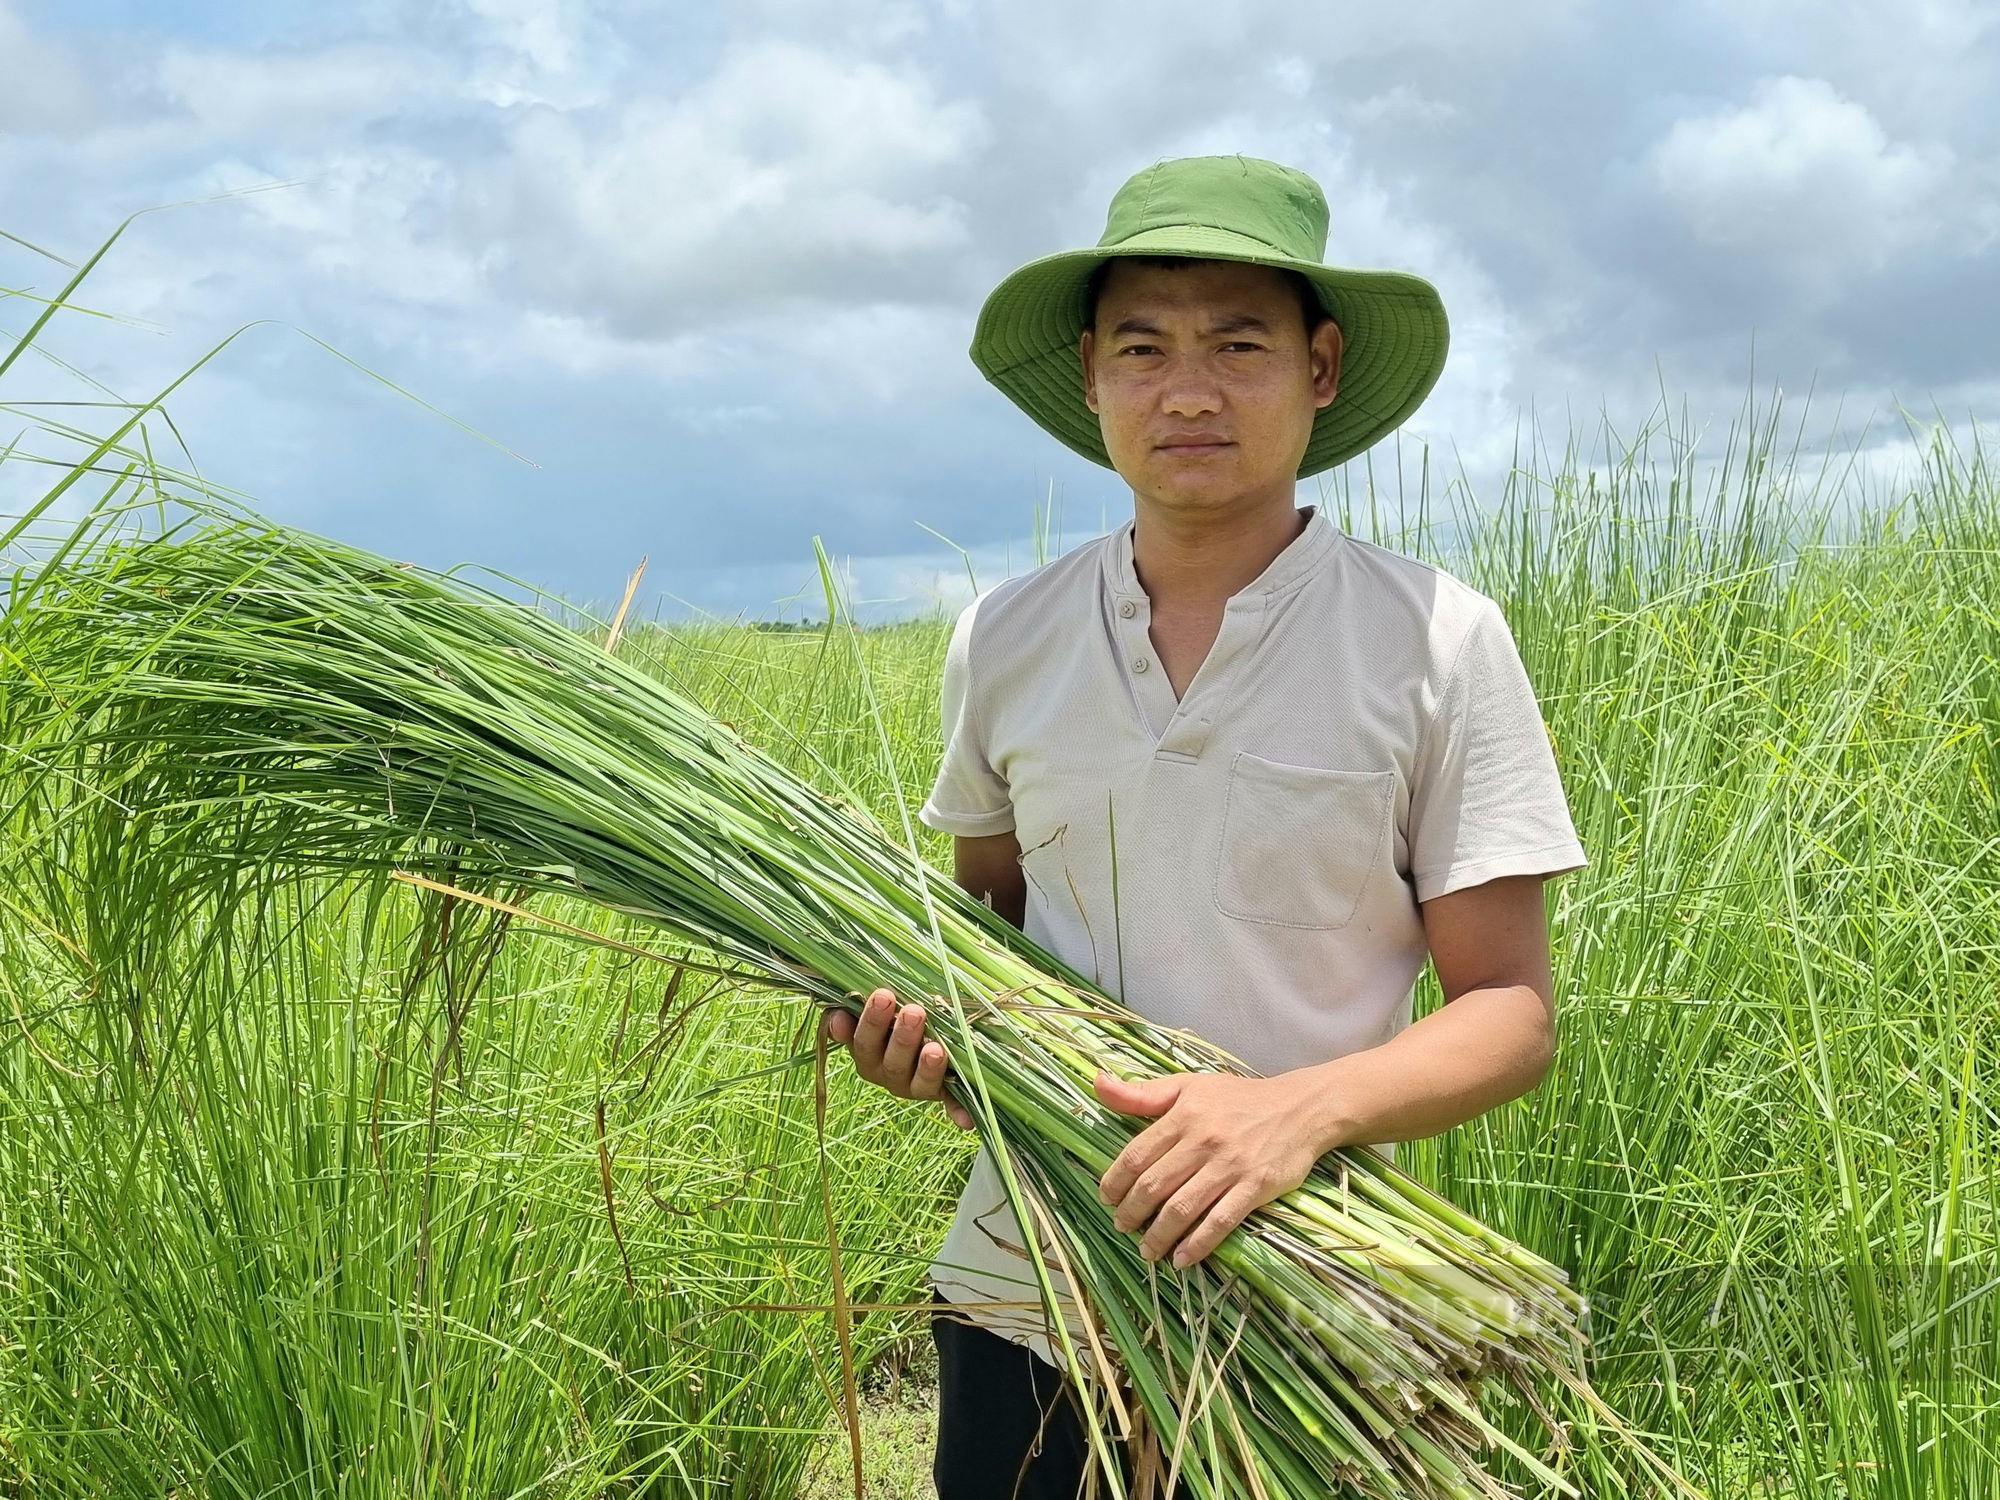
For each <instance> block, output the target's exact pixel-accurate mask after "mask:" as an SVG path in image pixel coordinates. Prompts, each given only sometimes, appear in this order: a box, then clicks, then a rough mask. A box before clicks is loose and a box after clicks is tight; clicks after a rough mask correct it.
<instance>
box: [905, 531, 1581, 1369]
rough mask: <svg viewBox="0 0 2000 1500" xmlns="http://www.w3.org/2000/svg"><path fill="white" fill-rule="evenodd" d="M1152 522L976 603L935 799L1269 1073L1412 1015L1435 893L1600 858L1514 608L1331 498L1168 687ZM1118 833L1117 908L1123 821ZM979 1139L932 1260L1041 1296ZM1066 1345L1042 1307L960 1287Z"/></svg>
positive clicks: (1134, 983)
mask: <svg viewBox="0 0 2000 1500" xmlns="http://www.w3.org/2000/svg"><path fill="white" fill-rule="evenodd" d="M1149 621H1150V605H1149V601H1148V600H1147V598H1146V595H1145V591H1144V590H1143V589H1142V588H1141V587H1140V585H1139V580H1138V576H1137V574H1136V573H1135V572H1134V570H1133V566H1132V526H1131V523H1129V522H1128V523H1127V524H1126V525H1125V526H1123V527H1121V528H1120V529H1119V530H1118V531H1116V532H1114V533H1113V534H1112V535H1111V536H1109V537H1104V538H1101V539H1099V540H1097V541H1095V542H1091V543H1088V544H1086V545H1084V546H1082V547H1079V548H1077V549H1076V550H1074V551H1072V552H1070V553H1068V554H1066V555H1065V556H1063V557H1061V558H1059V559H1057V560H1056V561H1055V562H1053V563H1051V564H1049V565H1048V566H1047V567H1045V568H1041V569H1039V570H1037V571H1036V572H1034V573H1031V574H1029V575H1027V576H1026V577H1024V578H1017V579H1010V580H1009V581H1008V582H1006V583H1004V584H1001V585H1000V586H999V587H998V588H996V589H994V590H992V591H991V592H989V593H987V594H985V595H983V596H981V597H980V598H979V599H978V600H976V601H975V602H974V603H973V604H972V605H971V606H970V607H968V608H967V609H966V610H965V612H964V613H963V614H962V615H961V616H960V617H959V621H958V626H957V628H956V630H955V631H954V632H953V635H952V642H951V647H950V650H949V652H948V653H947V656H946V661H945V670H944V686H943V708H944V732H945V754H944V760H943V763H942V765H941V766H940V768H939V771H938V777H937V782H936V785H935V786H934V787H933V789H932V792H931V796H930V799H929V801H928V802H927V803H926V804H925V806H924V809H923V812H922V817H923V820H924V822H926V823H927V824H929V825H930V826H931V827H933V828H938V829H941V830H943V831H945V832H947V833H952V834H958V835H963V836H967V837H981V836H985V835H990V834H999V833H1007V832H1009V831H1011V832H1013V833H1014V834H1015V836H1016V838H1017V840H1018V841H1019V843H1020V846H1021V848H1022V849H1023V850H1024V851H1025V853H1024V854H1023V857H1022V869H1023V872H1024V873H1025V875H1026V877H1027V887H1028V903H1027V917H1026V927H1027V932H1028V935H1029V936H1030V937H1032V938H1034V939H1035V941H1037V942H1038V943H1040V944H1041V945H1042V946H1043V947H1045V948H1047V949H1049V950H1050V951H1051V952H1053V953H1055V954H1057V955H1058V956H1059V957H1061V958H1063V959H1064V960H1065V961H1067V962H1068V963H1069V964H1070V965H1071V966H1073V967H1075V968H1077V969H1079V970H1081V971H1082V972H1083V973H1085V974H1088V975H1091V976H1093V977H1094V978H1095V979H1096V980H1097V982H1098V983H1099V984H1101V985H1103V986H1104V987H1105V988H1106V989H1107V990H1109V991H1110V992H1111V993H1112V994H1114V995H1118V996H1120V997H1121V998H1122V999H1123V1000H1124V1001H1125V1003H1126V1004H1128V1005H1130V1006H1131V1007H1132V1008H1133V1009H1135V1010H1137V1011H1139V1012H1141V1013H1142V1014H1144V1015H1146V1016H1148V1017H1149V1018H1151V1019H1153V1020H1155V1021H1158V1022H1161V1023H1163V1024H1165V1025H1169V1026H1179V1027H1186V1028H1188V1029H1189V1030H1192V1031H1194V1032H1197V1033H1198V1034H1200V1035H1201V1036H1203V1037H1206V1038H1207V1039H1208V1040H1210V1041H1211V1042H1214V1043H1216V1044H1217V1045H1219V1046H1221V1047H1222V1048H1224V1049H1225V1050H1226V1051H1228V1052H1231V1053H1233V1054H1234V1055H1235V1056H1237V1057H1238V1058H1240V1059H1242V1060H1243V1061H1244V1062H1245V1063H1247V1064H1248V1065H1249V1066H1250V1067H1251V1068H1253V1069H1255V1070H1257V1071H1259V1072H1263V1073H1266V1074H1270V1073H1280V1072H1285V1071H1288V1070H1290V1069H1293V1068H1298V1067H1306V1066H1310V1065H1312V1064H1315V1063H1320V1062H1325V1061H1327V1060H1329V1059H1331V1058H1335V1057H1339V1056H1343V1055H1345V1054H1347V1053H1349V1052H1355V1051H1359V1050H1361V1049H1363V1048H1366V1047H1372V1046H1376V1045H1378V1044H1380V1043H1382V1042H1384V1041H1387V1040H1388V1039H1389V1037H1391V1036H1393V1035H1394V1034H1395V1033H1396V1032H1397V1031H1399V1030H1400V1029H1401V1028H1402V1027H1404V1026H1406V1025H1407V1024H1409V1020H1410V1002H1411V991H1412V987H1413V985H1414V983H1415V980H1416V977H1417V974H1418V972H1419V971H1420V970H1421V969H1422V967H1423V963H1424V960H1425V957H1426V949H1425V945H1424V936H1423V923H1422V918H1421V914H1420V912H1419V910H1418V905H1417V904H1418V903H1419V902H1421V901H1429V900H1431V899H1433V898H1434V897H1437V896H1441V895H1444V894H1445V893H1446V892H1449V891H1454V890H1458V889H1461V888H1463V887H1466V886H1471V885H1478V884H1480V883H1482V882H1484V881H1488V880H1492V879H1495V878H1497V877H1499V876H1503V875H1524V874H1542V875H1551V874H1558V873H1561V872H1564V871H1567V870H1573V869H1577V868H1579V867H1581V866H1583V865H1584V864H1585V863H1586V859H1585V856H1584V853H1583V849H1582V846H1581V845H1580V844H1579V843H1578V841H1577V837H1576V831H1575V828H1574V826H1573V825H1572V823H1571V821H1570V816H1569V810H1568V806H1567V804H1566V802H1565V800H1564V797H1563V790H1562V783H1561V779H1560V777H1559V775H1558V772H1557V769H1556V762H1555V756H1554V754H1553V752H1552V750H1551V748H1550V744H1549V739H1548V734H1547V731H1546V729H1545V727H1544V725H1543V723H1542V718H1541V714H1540V711H1539V709H1538V707H1537V705H1536V702H1535V695H1534V691H1533V688H1532V687H1531V686H1530V684H1529V682H1528V677H1527V673H1526V671H1525V670H1524V669H1523V667H1522V665H1521V660H1520V656H1519V654H1518V652H1517V651H1516V649H1515V645H1514V640H1513V636H1512V635H1511V633H1510V632H1509V631H1508V628H1507V624H1506V621H1505V619H1504V617H1503V616H1502V615H1501V613H1500V610H1499V608H1498V606H1497V605H1495V604H1494V603H1493V601H1492V600H1490V599H1488V598H1487V597H1486V596H1485V595H1483V594H1480V593H1478V592H1477V591H1476V590H1474V589H1472V588H1471V587H1469V586H1468V585H1466V584H1464V583H1462V582H1460V581H1459V580H1457V579H1455V578H1453V577H1451V576H1450V575H1449V574H1447V573H1444V572H1442V571H1441V570H1439V569H1436V568H1433V567H1430V566H1428V565H1426V564H1424V563H1420V562H1417V561H1415V560H1413V559H1410V558H1406V557H1402V556H1400V555H1398V554H1396V553H1393V552H1389V551H1386V550H1385V549H1383V548H1380V547H1375V546H1372V545H1370V544H1369V543H1366V542H1363V541H1361V540H1360V539H1358V538H1355V537H1350V536H1348V535H1347V534H1346V533H1344V532H1342V531H1341V530H1340V529H1339V528H1338V527H1337V526H1335V525H1334V524H1333V523H1332V522H1331V521H1329V520H1328V519H1326V517H1325V516H1324V514H1323V513H1321V512H1319V511H1313V512H1310V513H1309V514H1308V516H1307V520H1306V524H1305V528H1304V530H1303V531H1302V532H1301V533H1300V534H1299V536H1298V537H1297V538H1295V539H1294V540H1293V541H1292V543H1291V544H1290V545H1289V546H1287V547H1286V548H1285V550H1284V551H1283V552H1281V553H1280V554H1279V555H1278V556H1277V558H1276V559H1274V560H1273V561H1272V563H1271V565H1270V567H1269V568H1267V569H1266V570H1265V571H1264V573H1263V574H1262V575H1261V576H1260V577H1259V578H1258V579H1257V580H1256V581H1255V582H1253V583H1252V584H1250V585H1249V586H1248V587H1247V588H1245V589H1244V590H1242V592H1240V593H1238V594H1237V595H1235V596H1234V597H1233V598H1231V599H1230V600H1229V602H1228V604H1227V606H1226V607H1225V609H1224V612H1223V620H1222V626H1221V629H1220V631H1219V632H1218V634H1217V636H1216V639H1215V643H1214V644H1213V645H1212V646H1211V647H1210V648H1209V653H1208V656H1207V658H1206V659H1205V660H1204V661H1203V662H1202V664H1201V666H1200V668H1199V670H1197V671H1196V673H1195V675H1194V678H1193V680H1192V681H1190V682H1189V683H1188V686H1187V691H1186V693H1185V695H1184V696H1182V697H1181V698H1179V699H1176V698H1175V696H1174V690H1173V685H1172V683H1171V682H1170V681H1169V680H1168V678H1167V675H1166V674H1165V673H1164V672H1153V671H1152V670H1150V666H1151V663H1150V652H1151V649H1152V643H1151V639H1150V636H1149V634H1148V627H1149ZM1114 826H1115V828H1116V837H1117V843H1118V849H1117V867H1118V887H1117V901H1116V902H1115V903H1114V901H1113V888H1112V881H1111V867H1112V848H1111V838H1112V834H1111V830H1112V829H1113V827H1114ZM996 1240H1000V1241H1006V1242H1008V1243H1009V1244H1012V1245H1015V1246H1018V1245H1019V1243H1020V1232H1019V1229H1018V1228H1017V1226H1016V1225H1015V1224H1014V1222H1013V1215H1012V1211H1011V1210H1010V1209H1009V1208H1008V1207H1007V1206H1006V1203H1005V1195H1004V1193H1003V1192H1002V1191H1001V1188H1000V1184H999V1179H998V1175H997V1174H996V1173H995V1172H994V1170H993V1167H992V1164H991V1162H990V1160H989V1159H988V1158H987V1156H986V1154H985V1152H984V1151H982V1152H981V1153H980V1154H979V1156H978V1157H977V1158H976V1159H975V1161H974V1164H973V1170H972V1174H971V1177H970V1179H969V1180H968V1182H967V1184H966V1188H965V1191H964V1193H963V1195H962V1196H961V1198H960V1201H959V1208H958V1214H957V1216H956V1218H955V1219H954V1221H953V1223H952V1227H951V1231H950V1233H949V1234H948V1235H947V1236H946V1239H945V1243H944V1246H943V1248H942V1250H941V1251H940V1252H939V1256H938V1260H937V1263H936V1265H935V1266H934V1267H933V1268H932V1277H933V1280H934V1281H935V1282H936V1284H937V1286H938V1289H939V1290H940V1291H941V1292H942V1293H943V1294H944V1295H945V1296H946V1297H948V1298H951V1299H952V1300H953V1301H957V1302H973V1303H977V1302H986V1301H992V1300H1000V1301H1008V1300H1018V1301H1025V1302H1031V1303H1032V1302H1034V1301H1035V1300H1036V1299H1035V1293H1034V1289H1033V1284H1032V1279H1031V1274H1030V1272H1029V1270H1028V1267H1027V1262H1026V1259H1025V1257H1024V1256H1023V1255H1022V1254H1021V1253H1020V1252H1019V1251H1018V1250H1013V1251H1010V1250H1009V1249H1008V1248H1006V1246H1005V1245H1003V1244H999V1243H996ZM968 1312H969V1313H970V1315H971V1316H972V1317H974V1318H975V1319H977V1320H978V1321H980V1322H983V1323H985V1324H986V1325H987V1326H989V1327H991V1328H993V1329H994V1330H995V1331H997V1332H1000V1333H1003V1334H1006V1335H1007V1336H1009V1337H1012V1338H1014V1339H1016V1340H1018V1341H1021V1342H1024V1343H1027V1344H1029V1345H1030V1346H1031V1347H1033V1348H1034V1349H1036V1351H1037V1352H1038V1353H1040V1354H1042V1355H1043V1357H1044V1358H1053V1357H1054V1356H1053V1352H1052V1350H1051V1349H1050V1347H1049V1345H1048V1342H1047V1339H1046V1336H1045V1334H1044V1333H1043V1332H1042V1326H1043V1321H1044V1320H1043V1318H1042V1315H1041V1313H1040V1311H1039V1308H1038V1307H1036V1308H1033V1309H1025V1310H1023V1311H1021V1312H1019V1313H1014V1312H1012V1311H1011V1310H1008V1309H994V1308H969V1309H968Z"/></svg>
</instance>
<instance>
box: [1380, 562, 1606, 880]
mask: <svg viewBox="0 0 2000 1500" xmlns="http://www.w3.org/2000/svg"><path fill="white" fill-rule="evenodd" d="M1408 833H1409V847H1410V873H1411V876H1412V877H1413V879H1414V881H1415V883H1416V888H1417V900H1419V901H1429V900H1431V899H1432V898H1433V897H1437V896H1442V895H1445V894H1446V893H1447V892H1450V891H1456V890H1462V889H1464V888H1465V887H1467V886H1474V885H1481V884H1484V883H1485V882H1486V881H1489V880H1497V879H1499V878H1500V877H1501V876H1503V875H1560V874H1563V873H1564V872H1566V871H1569V870H1577V869H1581V868H1583V866H1585V865H1586V864H1588V863H1589V861H1588V860H1587V859H1586V858H1585V857H1584V852H1583V845H1582V844H1581V843H1580V842H1579V841H1578V839H1577V836H1576V827H1575V825H1574V824H1573V823H1572V822H1571V821H1570V815H1569V803H1568V801H1567V799H1566V798H1565V797H1564V795H1563V787H1562V777H1561V774H1560V773H1559V772H1558V771H1557V769H1556V757H1555V751H1554V749H1553V748H1552V747H1551V745H1550V743H1549V734H1548V730H1547V728H1546V726H1545V725H1544V724H1543V722H1542V713H1541V708H1540V706H1539V705H1538V704H1537V703H1536V701H1535V690H1534V688H1533V686H1531V685H1530V683H1529V681H1528V672H1527V668H1526V667H1524V666H1523V665H1522V664H1521V655H1520V652H1519V650H1518V649H1517V648H1516V647H1515V644H1514V636H1513V632H1512V631H1510V630H1509V629H1508V628H1507V620H1506V617H1505V616H1504V615H1502V614H1501V613H1500V607H1499V606H1498V605H1497V604H1495V603H1494V602H1493V601H1492V600H1491V599H1484V598H1482V599H1481V601H1480V605H1479V609H1478V612H1477V614H1476V615H1475V617H1474V620H1473V623H1472V626H1471V628H1470V629H1469V630H1468V631H1467V632H1466V636H1465V639H1464V641H1463V642H1462V644H1461V645H1460V647H1459V650H1458V652H1457V655H1456V657H1455V658H1454V660H1453V662H1452V665H1451V666H1450V668H1449V669H1448V670H1447V673H1446V677H1445V685H1444V688H1443V690H1442V692H1441V693H1440V695H1439V699H1438V704H1437V708H1436V711H1435V712H1434V714H1433V715H1432V718H1431V722H1430V724H1429V726H1428V727H1427V729H1426V730H1425V731H1424V737H1423V740H1422V742H1421V743H1420V745H1419V747H1418V750H1417V759H1416V765H1415V768H1414V772H1413V775H1412V778H1411V786H1410V821H1409V830H1408Z"/></svg>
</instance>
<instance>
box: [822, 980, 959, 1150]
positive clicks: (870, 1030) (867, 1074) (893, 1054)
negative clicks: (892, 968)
mask: <svg viewBox="0 0 2000 1500" xmlns="http://www.w3.org/2000/svg"><path fill="white" fill-rule="evenodd" d="M820 1024H821V1025H822V1026H824V1027H825V1028H826V1033H827V1035H828V1036H830V1037H832V1038H833V1040H834V1041H836V1042H839V1043H840V1044H841V1045H842V1046H844V1047H846V1048H847V1050H848V1052H849V1053H850V1054H851V1055H852V1056H853V1058H854V1071H855V1072H857V1073H859V1074H860V1075H861V1076H862V1077H863V1078H865V1079H867V1080H868V1082H870V1083H872V1084H875V1085H876V1086H877V1087H879V1088H885V1089H887V1090H888V1091H889V1092H890V1093H892V1094H894V1095H895V1096H896V1097H897V1098H899V1099H935V1100H937V1101H938V1102H939V1103H940V1104H942V1105H943V1106H944V1112H945V1113H946V1114H948V1115H950V1116H951V1122H952V1124H954V1125H956V1126H957V1127H958V1128H959V1129H960V1130H970V1129H972V1116H971V1115H970V1114H969V1113H967V1111H966V1108H965V1106H964V1105H962V1104H960V1103H958V1101H957V1100H955V1099H950V1098H947V1097H946V1095H945V1092H944V1077H945V1072H946V1070H947V1069H948V1068H949V1067H950V1065H951V1059H950V1058H949V1057H947V1056H946V1055H945V1050H944V1044H943V1043H942V1042H939V1041H934V1040H928V1039H926V1038H925V1036H924V1008H923V1007H922V1006H921V1005H917V1004H915V1003H912V1004H909V1005H898V1004H897V1003H896V997H895V996H894V995H893V994H891V993H890V992H889V991H888V990H877V991H875V993H874V994H872V995H870V996H869V997H868V999H867V1002H866V1003H865V1004H864V1005H863V1006H862V1007H861V1018H860V1019H859V1020H856V1019H855V1018H854V1017H853V1016H850V1015H849V1014H848V1013H847V1012H846V1011H844V1010H833V1011H828V1012H827V1014H826V1019H825V1020H823V1021H822V1022H820Z"/></svg>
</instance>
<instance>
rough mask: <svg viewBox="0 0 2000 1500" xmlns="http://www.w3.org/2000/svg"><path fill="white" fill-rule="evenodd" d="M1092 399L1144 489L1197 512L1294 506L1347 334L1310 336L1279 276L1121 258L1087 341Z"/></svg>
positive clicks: (1114, 448) (1226, 264) (1114, 451)
mask: <svg viewBox="0 0 2000 1500" xmlns="http://www.w3.org/2000/svg"><path fill="white" fill-rule="evenodd" d="M1081 353H1082V356H1083V372H1084V389H1085V396H1086V399H1087V400H1088V401H1089V404H1090V409H1091V410H1092V411H1094V412H1096V413H1097V414H1098V418H1099V420H1100V421H1101V423H1102V425H1103V429H1104V446H1105V449H1106V451H1107V452H1108V453H1109V454H1110V456H1111V463H1112V466H1113V467H1114V468H1116V469H1117V470H1118V472H1119V474H1120V475H1122V476H1123V477H1124V479H1125V481H1126V483H1128V484H1130V485H1131V486H1132V488H1133V490H1134V491H1136V492H1137V493H1138V494H1140V495H1142V496H1144V497H1146V498H1147V499H1149V500H1152V501H1153V502H1155V503H1157V504H1160V505H1164V506H1167V507H1170V508H1172V509H1175V510H1184V511H1190V512H1196V511H1217V510H1227V509H1230V508H1233V507H1234V506H1236V505H1240V504H1243V503H1245V502H1246V501H1252V500H1255V499H1257V498H1260V497H1262V496H1265V495H1268V494H1271V493H1272V492H1274V491H1282V493H1283V494H1284V496H1285V497H1286V498H1287V500H1289V498H1290V496H1291V493H1292V489H1291V486H1292V483H1293V480H1294V477H1295V476H1296V475H1297V473H1298V467H1299V461H1300V459H1301V458H1302V457H1303V456H1304V454H1305V451H1306V442H1307V440H1308V439H1309V438H1310V437H1311V436H1312V425H1313V416H1314V414H1315V413H1316V412H1317V411H1318V410H1319V408H1321V407H1322V406H1325V405H1326V404H1327V403H1328V402H1330V401H1332V400H1333V396H1334V389H1335V386H1336V385H1337V383H1338V379H1339V373H1340V329H1339V328H1338V327H1337V326H1336V325H1335V324H1334V323H1333V322H1332V321H1331V320H1330V319H1329V320H1327V321H1324V322H1322V323H1321V324H1320V325H1319V327H1318V328H1317V329H1315V330H1314V332H1313V334H1312V336H1311V337H1310V338H1308V336H1307V334H1306V330H1305V320H1304V318H1303V317H1302V316H1301V314H1300V311H1299V299H1298V295H1297V293H1296V292H1295V291H1294V290H1293V288H1292V284H1291V282H1290V281H1289V280H1288V279H1287V278H1286V277H1285V276H1284V275H1283V274H1282V273H1281V272H1279V271H1276V270H1274V269H1272V268H1271V267H1269V266H1252V265H1243V264H1240V263H1237V262H1232V261H1197V262H1195V263H1193V264H1191V265H1185V266H1176V267H1173V268H1171V269H1169V268H1167V267H1163V266H1148V265H1142V264H1136V263H1134V262H1132V261H1129V260H1117V261H1113V262H1112V265H1111V269H1110V271H1109V272H1108V273H1107V274H1106V276H1105V280H1104V285H1103V289H1102V291H1101V293H1100V295H1099V297H1098V301H1097V319H1096V323H1095V325H1094V326H1093V327H1091V328H1087V329H1085V330H1084V334H1083V339H1082V345H1081Z"/></svg>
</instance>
